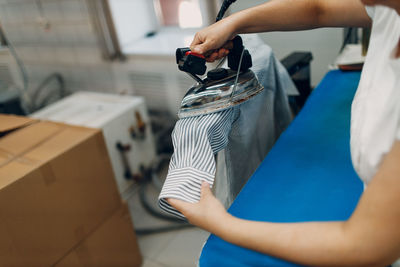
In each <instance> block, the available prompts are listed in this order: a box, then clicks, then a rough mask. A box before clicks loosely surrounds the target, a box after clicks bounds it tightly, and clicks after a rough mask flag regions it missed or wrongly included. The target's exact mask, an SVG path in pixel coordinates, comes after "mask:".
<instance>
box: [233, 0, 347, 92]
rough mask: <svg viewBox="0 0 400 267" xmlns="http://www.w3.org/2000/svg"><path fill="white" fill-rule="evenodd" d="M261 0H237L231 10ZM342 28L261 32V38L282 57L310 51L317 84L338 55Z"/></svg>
mask: <svg viewBox="0 0 400 267" xmlns="http://www.w3.org/2000/svg"><path fill="white" fill-rule="evenodd" d="M264 2H266V1H263V0H238V1H236V2H235V3H234V4H233V5H232V6H231V7H230V10H231V12H237V11H239V10H242V9H245V8H248V7H252V6H256V5H259V4H262V3H264ZM282 16H285V14H282ZM342 32H343V30H342V29H332V28H330V29H317V30H310V31H300V32H272V33H263V34H261V36H262V38H263V40H264V41H265V42H266V43H267V44H268V45H270V46H271V47H272V49H273V51H274V53H275V55H276V56H277V57H278V58H279V59H282V58H284V57H285V56H286V55H288V54H290V53H291V52H293V51H311V52H312V54H313V56H314V60H313V61H312V64H311V83H312V85H314V86H315V85H317V84H318V83H319V81H320V80H321V79H322V78H323V76H324V75H325V74H326V72H327V71H328V65H329V64H331V63H332V62H333V61H334V59H335V58H336V56H337V55H338V52H339V49H340V46H341V44H342Z"/></svg>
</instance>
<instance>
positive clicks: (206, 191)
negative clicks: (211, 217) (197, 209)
mask: <svg viewBox="0 0 400 267" xmlns="http://www.w3.org/2000/svg"><path fill="white" fill-rule="evenodd" d="M210 195H211V196H212V192H211V189H210V184H209V183H207V182H203V183H202V184H201V197H200V201H202V200H204V199H206V198H208V197H210Z"/></svg>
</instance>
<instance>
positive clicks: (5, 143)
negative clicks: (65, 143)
mask: <svg viewBox="0 0 400 267" xmlns="http://www.w3.org/2000/svg"><path fill="white" fill-rule="evenodd" d="M62 128H63V127H62V126H61V125H57V124H54V123H51V122H38V123H35V124H32V125H29V126H27V127H24V128H23V129H20V130H18V131H15V132H13V133H10V134H8V135H7V136H4V137H3V138H1V139H0V151H3V153H10V154H12V155H13V156H14V157H16V156H20V155H22V154H23V153H25V152H27V151H28V150H30V149H32V148H33V147H35V146H37V145H39V144H40V143H43V142H45V141H46V140H48V139H49V138H50V137H51V136H54V135H55V134H56V133H57V132H59V131H61V130H62Z"/></svg>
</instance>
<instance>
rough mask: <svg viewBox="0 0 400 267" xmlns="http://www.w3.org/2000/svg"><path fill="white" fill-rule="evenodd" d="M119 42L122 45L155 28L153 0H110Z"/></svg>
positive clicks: (140, 37) (130, 42)
mask: <svg viewBox="0 0 400 267" xmlns="http://www.w3.org/2000/svg"><path fill="white" fill-rule="evenodd" d="M109 3H110V8H111V12H112V15H113V18H114V24H115V28H116V31H117V34H118V39H119V43H120V45H121V46H122V47H125V46H127V45H130V44H132V43H134V42H135V41H137V40H139V39H142V38H143V37H144V36H145V35H146V34H147V33H149V32H152V31H155V30H157V27H158V25H157V18H156V14H155V13H154V8H153V2H152V1H149V0H134V1H132V0H110V1H109Z"/></svg>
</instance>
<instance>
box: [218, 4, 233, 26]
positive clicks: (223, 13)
mask: <svg viewBox="0 0 400 267" xmlns="http://www.w3.org/2000/svg"><path fill="white" fill-rule="evenodd" d="M235 2H236V0H224V2H223V3H222V5H221V8H220V10H219V12H218V15H217V19H216V20H215V21H216V22H218V21H220V20H221V19H222V18H223V17H224V15H225V12H226V10H228V8H229V6H230V5H232V4H233V3H235Z"/></svg>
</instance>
